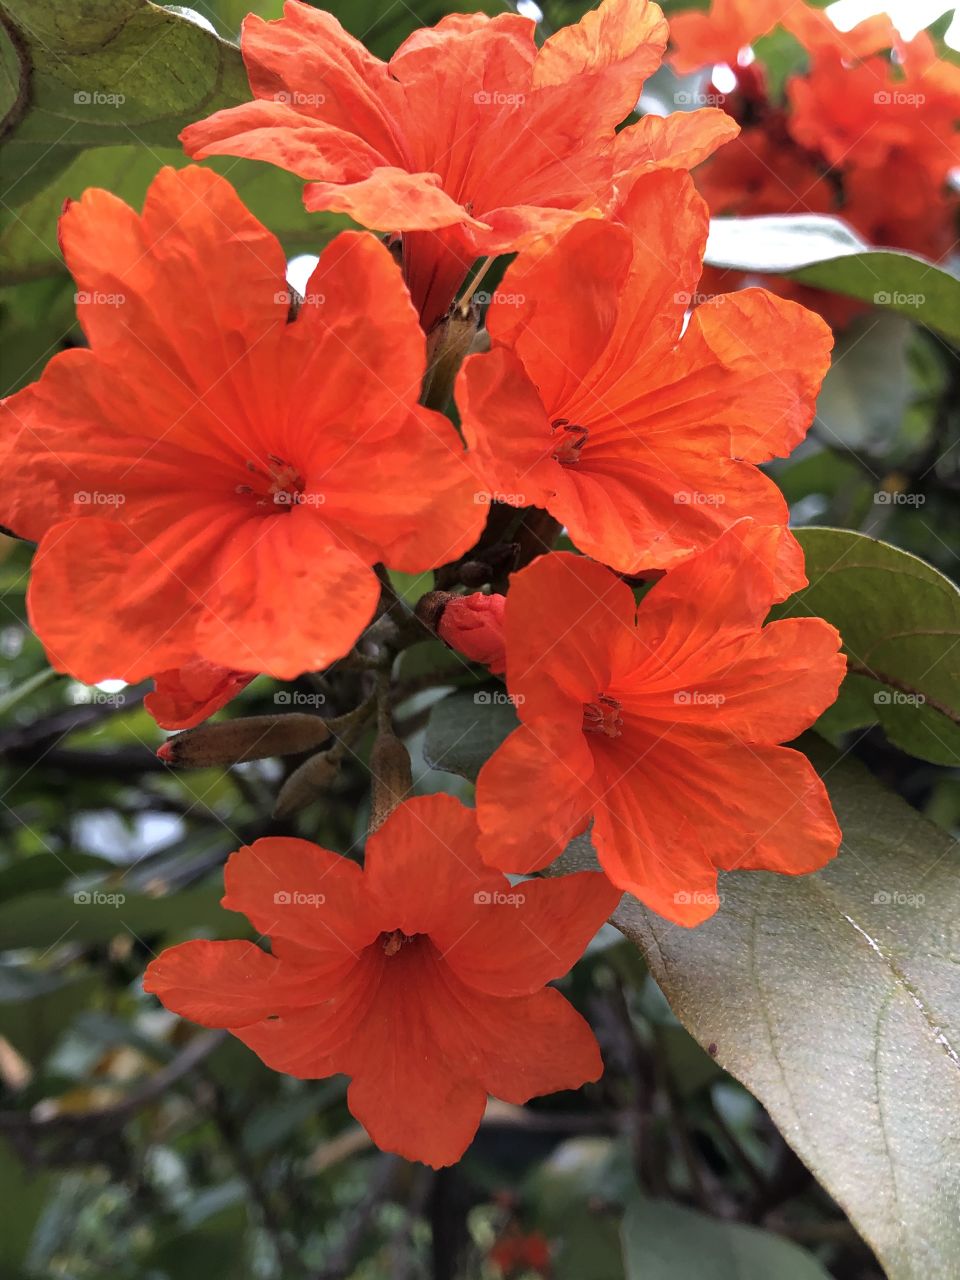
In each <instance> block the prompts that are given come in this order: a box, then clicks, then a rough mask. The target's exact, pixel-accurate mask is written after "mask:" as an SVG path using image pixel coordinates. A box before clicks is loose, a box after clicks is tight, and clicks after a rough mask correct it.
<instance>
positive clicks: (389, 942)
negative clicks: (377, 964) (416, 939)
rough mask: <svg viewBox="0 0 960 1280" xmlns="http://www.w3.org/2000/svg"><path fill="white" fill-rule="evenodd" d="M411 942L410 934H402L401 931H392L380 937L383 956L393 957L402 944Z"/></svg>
mask: <svg viewBox="0 0 960 1280" xmlns="http://www.w3.org/2000/svg"><path fill="white" fill-rule="evenodd" d="M412 941H413V939H412V938H411V936H410V934H408V933H404V932H403V931H402V930H401V929H394V930H393V931H392V932H391V933H381V935H380V945H381V946H382V947H383V953H384V955H387V956H395V955H396V954H397V952H398V951H399V950H400V948H401V947H402V946H403V945H404V943H406V942H412Z"/></svg>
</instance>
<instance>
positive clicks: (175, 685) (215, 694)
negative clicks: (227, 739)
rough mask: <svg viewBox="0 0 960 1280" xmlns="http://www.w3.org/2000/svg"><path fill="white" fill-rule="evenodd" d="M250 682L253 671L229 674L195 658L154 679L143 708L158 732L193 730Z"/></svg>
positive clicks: (228, 671) (229, 672) (162, 672)
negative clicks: (158, 728)
mask: <svg viewBox="0 0 960 1280" xmlns="http://www.w3.org/2000/svg"><path fill="white" fill-rule="evenodd" d="M253 679H255V673H254V672H250V671H230V670H229V669H228V668H226V667H218V666H216V665H214V663H212V662H206V661H204V659H203V658H194V659H193V660H192V661H191V662H186V663H184V665H183V666H182V667H176V668H174V670H173V671H161V672H160V674H159V675H157V676H154V691H153V693H148V694H147V696H146V697H145V698H144V700H143V705H144V707H145V708H146V709H147V711H149V713H150V714H151V715H152V716H153V718H154V720H156V722H157V724H158V725H159V726H160V728H161V729H192V728H193V727H194V726H195V725H198V724H200V723H201V722H202V721H203V720H206V719H207V718H208V717H209V716H212V715H213V713H214V712H215V711H219V710H220V708H221V707H225V706H226V705H227V703H228V702H230V701H231V699H233V698H235V697H236V696H237V694H238V693H240V692H241V691H242V690H244V689H245V688H246V687H247V685H248V684H249V683H250V681H251V680H253Z"/></svg>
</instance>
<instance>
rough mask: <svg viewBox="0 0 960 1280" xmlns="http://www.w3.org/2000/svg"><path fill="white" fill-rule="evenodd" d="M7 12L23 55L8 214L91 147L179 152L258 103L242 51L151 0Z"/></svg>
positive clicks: (25, 2)
mask: <svg viewBox="0 0 960 1280" xmlns="http://www.w3.org/2000/svg"><path fill="white" fill-rule="evenodd" d="M3 8H4V17H5V23H6V25H7V26H8V28H9V31H10V32H11V33H12V38H13V41H14V44H15V46H16V48H17V50H18V51H19V53H20V66H19V70H18V74H19V77H20V83H19V85H18V86H17V94H16V96H15V98H14V100H13V102H12V104H11V106H10V108H9V110H8V113H7V115H6V117H5V120H4V123H3V127H2V134H0V136H2V137H3V146H2V148H0V163H2V166H3V170H4V175H5V182H6V186H7V193H6V195H5V201H6V203H7V204H8V205H11V204H14V205H19V204H21V203H23V202H24V201H25V200H26V199H28V198H29V196H31V195H32V194H34V193H36V192H37V191H40V190H42V189H43V188H44V187H45V186H47V185H48V184H49V182H50V180H51V178H52V177H53V175H54V174H55V173H57V172H60V171H61V170H63V169H64V168H65V167H66V166H67V165H68V164H69V163H70V162H71V160H72V159H73V158H74V157H75V156H76V154H77V152H78V151H80V150H82V149H83V148H85V147H96V146H104V145H110V146H112V145H117V144H120V145H124V146H130V145H136V144H139V145H140V146H142V147H148V148H149V147H156V146H171V145H173V144H175V142H176V137H177V134H178V133H179V131H180V130H181V129H182V128H183V127H184V125H186V124H188V123H189V122H190V121H192V120H196V119H199V118H200V117H201V116H205V115H209V114H210V113H211V112H213V111H217V110H219V109H220V108H221V107H227V106H231V105H233V104H234V103H237V102H242V101H243V100H244V99H246V98H247V97H249V89H248V86H247V78H246V74H245V73H244V69H243V62H242V59H241V57H240V51H239V49H238V48H237V47H236V45H233V44H230V43H228V42H226V41H224V40H221V39H220V38H219V37H218V36H216V35H215V34H214V33H213V32H212V31H210V30H209V29H207V28H206V27H204V26H203V25H201V24H200V23H199V22H197V21H195V20H193V19H191V18H189V17H185V16H184V15H183V14H181V13H175V12H173V11H171V10H170V9H164V8H161V7H160V6H158V5H155V4H150V3H149V2H148V0H73V2H72V3H71V4H69V5H65V4H61V3H58V0H5V4H4V7H3ZM6 61H7V60H5V64H6ZM7 96H8V97H9V93H8V95H7Z"/></svg>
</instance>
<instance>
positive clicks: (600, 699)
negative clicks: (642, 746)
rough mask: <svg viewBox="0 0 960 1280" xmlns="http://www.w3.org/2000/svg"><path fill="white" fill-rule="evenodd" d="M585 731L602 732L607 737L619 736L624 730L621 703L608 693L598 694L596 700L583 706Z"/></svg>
mask: <svg viewBox="0 0 960 1280" xmlns="http://www.w3.org/2000/svg"><path fill="white" fill-rule="evenodd" d="M583 731H584V733H602V734H603V736H604V737H605V738H619V737H620V734H621V733H622V732H623V717H622V715H621V714H620V703H619V702H618V701H617V700H616V698H611V697H610V695H609V694H608V693H599V694H597V700H596V702H587V703H585V704H584V708H583Z"/></svg>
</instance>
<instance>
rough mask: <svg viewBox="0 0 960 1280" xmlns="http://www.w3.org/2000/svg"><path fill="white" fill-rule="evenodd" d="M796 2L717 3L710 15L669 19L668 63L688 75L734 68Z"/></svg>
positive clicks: (693, 13)
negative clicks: (719, 65) (715, 65)
mask: <svg viewBox="0 0 960 1280" xmlns="http://www.w3.org/2000/svg"><path fill="white" fill-rule="evenodd" d="M794 3H796V0H714V3H713V4H712V5H711V7H710V12H709V13H701V12H698V11H696V10H693V11H691V12H683V13H677V14H674V15H673V16H672V17H671V19H670V56H669V62H670V65H671V66H672V67H673V69H674V71H676V72H677V74H678V75H688V74H689V73H690V72H692V71H699V70H700V68H701V67H705V66H709V65H710V64H711V63H715V62H725V63H727V64H729V65H730V66H735V65H736V62H737V55H738V54H739V53H740V50H741V49H744V48H746V47H747V46H748V45H751V44H752V43H753V42H754V40H756V39H758V38H759V37H760V36H765V35H767V34H768V33H769V32H770V31H771V30H772V29H773V28H774V27H775V26H776V25H777V24H778V23H779V22H780V21H782V19H783V16H784V14H785V13H786V12H787V11H788V10H789V9H790V7H791V6H792V5H793V4H794Z"/></svg>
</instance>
